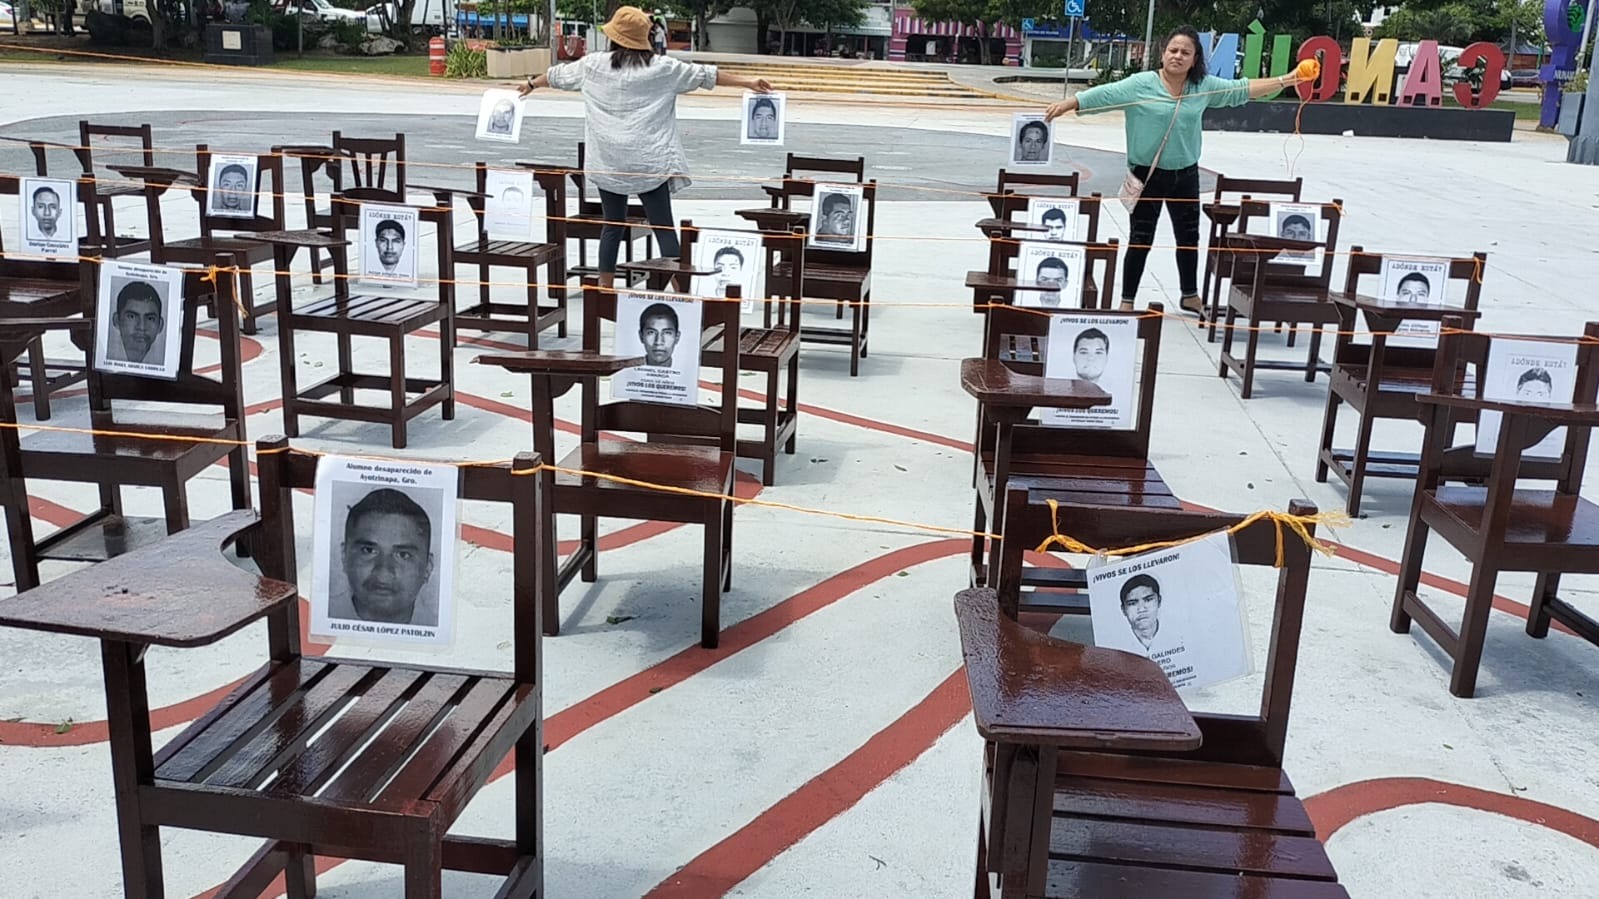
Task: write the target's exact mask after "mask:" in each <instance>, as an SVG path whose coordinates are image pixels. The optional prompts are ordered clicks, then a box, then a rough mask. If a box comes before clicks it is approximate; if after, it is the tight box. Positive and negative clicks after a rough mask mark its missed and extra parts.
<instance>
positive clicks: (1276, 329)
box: [1271, 322, 1299, 347]
mask: <svg viewBox="0 0 1599 899" xmlns="http://www.w3.org/2000/svg"><path fill="white" fill-rule="evenodd" d="M1282 329H1283V323H1282V322H1278V323H1276V324H1275V325H1273V326H1272V329H1271V330H1272V333H1273V334H1279V333H1281V332H1282ZM1298 337H1299V323H1298V322H1290V323H1289V328H1288V343H1287V345H1288V346H1289V347H1292V346H1293V345H1294V341H1295V340H1296V339H1297V338H1298Z"/></svg>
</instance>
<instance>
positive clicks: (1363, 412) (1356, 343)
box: [1316, 246, 1488, 516]
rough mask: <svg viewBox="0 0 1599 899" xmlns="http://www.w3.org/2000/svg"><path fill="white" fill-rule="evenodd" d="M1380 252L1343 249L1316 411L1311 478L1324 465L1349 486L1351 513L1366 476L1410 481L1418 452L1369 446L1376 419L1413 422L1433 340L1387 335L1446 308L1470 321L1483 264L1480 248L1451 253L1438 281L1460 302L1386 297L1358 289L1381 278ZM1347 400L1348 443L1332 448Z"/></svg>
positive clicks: (1427, 382)
mask: <svg viewBox="0 0 1599 899" xmlns="http://www.w3.org/2000/svg"><path fill="white" fill-rule="evenodd" d="M1383 258H1384V257H1383V255H1382V254H1381V253H1367V252H1366V251H1365V250H1364V249H1363V248H1362V247H1359V246H1356V247H1351V248H1350V254H1349V268H1348V275H1347V276H1346V277H1345V279H1344V292H1343V295H1342V296H1337V297H1334V301H1335V303H1336V304H1337V309H1338V314H1339V324H1338V337H1337V339H1336V340H1335V341H1334V342H1333V362H1332V373H1331V375H1330V376H1329V378H1328V385H1327V409H1326V412H1325V413H1324V414H1323V416H1322V425H1321V449H1320V452H1319V453H1318V455H1317V458H1316V480H1317V481H1318V482H1320V483H1326V482H1327V472H1328V471H1329V470H1331V471H1332V472H1333V473H1334V474H1336V475H1338V479H1339V480H1341V481H1343V482H1344V485H1345V486H1346V487H1348V488H1349V504H1348V510H1349V514H1350V515H1352V516H1353V515H1359V514H1360V496H1361V492H1362V491H1363V490H1364V488H1365V481H1366V478H1368V477H1373V478H1400V479H1402V480H1407V481H1412V482H1413V481H1414V480H1415V478H1416V475H1417V473H1418V468H1417V466H1418V464H1419V463H1420V461H1421V456H1420V454H1418V453H1400V452H1384V451H1379V452H1372V449H1371V432H1372V426H1373V425H1374V424H1375V423H1376V422H1377V420H1378V419H1399V420H1403V421H1415V420H1416V413H1417V412H1418V411H1419V410H1418V408H1417V406H1416V396H1417V395H1418V394H1421V393H1425V392H1426V391H1427V390H1428V388H1429V387H1430V386H1431V384H1432V373H1433V365H1434V363H1435V362H1436V361H1437V355H1438V351H1437V349H1436V346H1434V347H1423V346H1392V347H1390V346H1389V345H1388V343H1389V340H1390V336H1391V335H1392V334H1393V332H1395V331H1397V330H1398V329H1399V328H1400V327H1402V326H1403V324H1404V323H1405V322H1427V321H1431V322H1437V321H1440V320H1442V319H1443V317H1444V316H1446V315H1453V316H1455V317H1457V318H1459V319H1460V320H1461V321H1462V322H1464V323H1465V326H1466V327H1467V328H1470V327H1471V326H1472V325H1473V324H1474V323H1475V321H1476V319H1477V316H1478V312H1477V302H1478V299H1479V298H1480V296H1481V293H1482V270H1483V266H1484V265H1486V264H1487V261H1488V254H1487V253H1476V254H1474V255H1472V256H1466V257H1463V258H1456V259H1451V260H1450V261H1449V269H1448V272H1447V273H1446V276H1447V280H1446V283H1445V285H1441V286H1444V287H1447V286H1448V284H1458V285H1460V286H1461V289H1460V290H1458V291H1455V293H1458V294H1460V295H1461V298H1460V300H1459V302H1460V305H1445V301H1446V300H1447V297H1444V296H1440V297H1438V299H1437V302H1436V304H1435V305H1431V306H1425V307H1420V306H1415V305H1411V304H1402V303H1395V302H1385V301H1383V300H1381V299H1378V298H1377V297H1375V296H1372V295H1371V294H1370V293H1366V294H1362V293H1361V292H1360V287H1361V282H1362V281H1370V280H1373V279H1377V278H1380V277H1381V274H1382V269H1383ZM1361 323H1364V324H1365V326H1366V328H1367V329H1369V331H1370V333H1369V334H1367V335H1364V336H1365V337H1366V338H1367V339H1364V340H1359V339H1357V336H1356V332H1357V330H1358V326H1359V325H1360V324H1361ZM1345 404H1347V405H1348V406H1349V407H1350V409H1351V410H1352V411H1353V412H1354V413H1355V416H1356V422H1357V425H1356V429H1355V445H1354V448H1353V449H1335V448H1334V447H1333V434H1334V431H1335V429H1336V427H1337V424H1338V409H1339V407H1340V406H1343V405H1345Z"/></svg>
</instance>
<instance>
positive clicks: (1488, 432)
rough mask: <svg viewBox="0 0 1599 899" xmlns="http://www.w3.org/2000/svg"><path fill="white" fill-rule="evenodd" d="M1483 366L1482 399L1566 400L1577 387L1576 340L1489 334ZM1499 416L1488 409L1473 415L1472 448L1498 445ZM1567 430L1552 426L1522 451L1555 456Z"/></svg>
mask: <svg viewBox="0 0 1599 899" xmlns="http://www.w3.org/2000/svg"><path fill="white" fill-rule="evenodd" d="M1486 369H1487V371H1486V372H1485V373H1484V374H1483V376H1482V379H1483V384H1482V398H1483V399H1485V400H1490V401H1493V402H1502V403H1525V404H1528V405H1541V404H1547V403H1569V402H1571V398H1572V397H1573V396H1575V395H1576V391H1577V345H1576V344H1572V343H1553V342H1550V341H1544V340H1520V339H1516V338H1509V337H1497V338H1494V341H1493V343H1491V344H1489V345H1488V364H1487V366H1486ZM1502 418H1503V416H1501V415H1500V414H1499V413H1498V412H1497V411H1494V410H1492V409H1485V410H1483V411H1482V412H1481V413H1480V414H1479V415H1478V418H1477V440H1476V449H1475V451H1476V453H1477V454H1478V455H1483V456H1491V455H1493V454H1494V451H1495V450H1496V449H1497V448H1498V446H1499V425H1500V422H1501V420H1502ZM1565 446H1566V429H1565V428H1555V429H1554V430H1553V431H1550V432H1549V435H1548V436H1546V437H1544V439H1542V440H1540V441H1538V442H1537V443H1536V444H1534V445H1533V446H1531V447H1528V448H1527V449H1525V450H1523V451H1522V455H1521V457H1522V458H1523V459H1529V460H1540V461H1555V460H1558V459H1559V458H1560V456H1561V454H1562V453H1563V452H1564V451H1565Z"/></svg>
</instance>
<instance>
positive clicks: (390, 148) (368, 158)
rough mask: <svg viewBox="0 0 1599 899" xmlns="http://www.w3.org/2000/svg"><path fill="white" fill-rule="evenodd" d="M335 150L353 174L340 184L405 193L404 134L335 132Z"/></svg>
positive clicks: (347, 187) (341, 180) (346, 188)
mask: <svg viewBox="0 0 1599 899" xmlns="http://www.w3.org/2000/svg"><path fill="white" fill-rule="evenodd" d="M333 152H334V154H335V155H337V156H339V157H342V158H343V160H344V162H346V163H348V165H349V169H348V171H349V173H350V178H349V180H348V181H345V180H343V179H342V178H341V179H340V181H339V182H338V185H339V187H340V188H341V189H343V190H349V189H350V188H375V189H378V190H387V191H392V192H394V193H397V194H400V195H401V196H404V194H405V135H404V134H395V135H394V136H393V137H345V136H344V135H343V133H341V132H338V131H335V132H333Z"/></svg>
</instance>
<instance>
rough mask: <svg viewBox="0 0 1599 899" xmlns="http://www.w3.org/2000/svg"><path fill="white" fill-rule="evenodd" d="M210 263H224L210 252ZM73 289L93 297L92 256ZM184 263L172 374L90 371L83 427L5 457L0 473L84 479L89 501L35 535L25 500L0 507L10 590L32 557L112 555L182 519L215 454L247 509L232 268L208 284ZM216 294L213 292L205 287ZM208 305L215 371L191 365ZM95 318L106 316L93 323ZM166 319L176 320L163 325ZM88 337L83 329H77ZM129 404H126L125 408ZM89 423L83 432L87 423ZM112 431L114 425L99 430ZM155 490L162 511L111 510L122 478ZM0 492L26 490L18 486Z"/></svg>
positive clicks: (31, 578) (226, 261)
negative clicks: (20, 564)
mask: <svg viewBox="0 0 1599 899" xmlns="http://www.w3.org/2000/svg"><path fill="white" fill-rule="evenodd" d="M216 264H217V265H218V266H222V267H226V266H229V265H231V257H226V256H220V257H218V258H217V260H216ZM83 266H84V268H85V272H84V275H83V278H84V292H85V295H86V296H94V295H95V291H96V289H97V285H98V280H99V277H100V266H99V265H98V264H96V263H93V262H84V263H83ZM204 278H205V273H203V272H200V271H197V270H196V271H192V272H189V273H187V274H186V275H185V277H184V281H183V294H184V296H183V302H184V316H183V322H182V325H181V327H182V332H181V335H180V338H179V364H178V377H177V379H176V380H174V381H165V380H159V379H153V378H144V377H138V376H134V375H128V374H122V373H107V372H99V371H90V372H89V376H88V382H89V418H88V421H86V422H83V423H82V424H81V425H80V427H82V428H84V430H62V431H42V432H39V433H35V434H29V435H27V436H26V437H24V438H22V439H21V440H20V442H19V446H18V448H17V458H16V464H15V465H8V466H7V471H6V477H7V479H8V480H10V479H20V478H27V479H33V480H44V481H67V482H71V483H78V484H95V485H97V486H98V487H99V492H100V504H99V507H98V508H97V509H96V510H95V511H93V512H90V513H89V514H87V515H85V516H84V517H83V518H81V519H79V520H78V521H76V522H74V523H73V524H71V525H68V526H67V527H64V528H62V529H60V530H58V531H56V532H55V533H53V534H51V535H50V536H48V537H45V538H43V539H40V540H35V539H34V537H33V533H32V525H31V519H30V518H29V517H28V514H27V507H26V505H23V506H20V507H18V508H17V509H16V510H14V511H12V512H11V515H10V516H8V519H9V520H12V521H14V522H15V524H14V525H13V527H12V530H11V533H10V540H11V554H12V558H13V559H18V558H21V559H22V560H24V567H25V568H26V574H25V575H24V574H22V573H21V571H20V570H19V575H18V581H17V586H18V589H19V590H21V589H26V588H28V587H31V586H34V585H36V584H37V583H38V582H39V581H38V562H39V560H41V559H56V560H66V561H79V562H98V561H103V560H105V559H107V558H110V557H112V556H115V555H119V554H121V553H123V552H126V551H128V550H129V549H131V548H134V547H136V546H138V545H141V544H145V543H148V542H150V540H151V539H153V538H156V537H159V536H160V535H162V534H170V533H174V532H176V531H180V530H183V529H184V528H186V527H188V526H189V504H188V497H187V493H186V489H187V488H186V485H187V484H188V482H189V481H190V480H192V479H193V478H195V477H197V476H198V475H200V474H201V473H202V472H205V471H206V470H208V469H209V468H210V467H211V466H212V465H215V464H216V463H217V462H219V461H222V460H224V459H226V460H227V465H228V481H229V488H230V492H231V494H232V501H233V508H235V509H248V508H250V482H249V467H248V465H249V461H248V458H247V457H246V453H245V449H246V446H245V440H246V435H245V413H244V391H243V388H242V386H241V375H240V355H239V331H238V318H237V314H236V313H235V312H234V308H235V307H234V302H235V298H236V296H237V294H236V292H235V291H236V290H237V287H236V284H235V281H234V279H233V277H232V276H231V275H230V274H229V273H228V272H226V271H222V272H218V273H217V274H216V279H215V281H214V282H210V281H206V280H204ZM212 291H216V292H217V297H216V299H215V300H214V301H213V300H212V298H211V296H210V294H211V292H212ZM206 304H213V305H214V306H215V308H216V311H217V313H218V314H217V328H218V345H219V347H220V351H221V360H220V364H218V365H217V366H216V372H215V374H201V373H199V371H197V370H196V366H195V363H194V352H195V339H196V332H197V331H198V319H199V314H198V313H199V309H200V307H202V306H204V305H206ZM96 324H97V325H98V326H99V327H107V326H108V323H105V322H96ZM172 324H176V323H172ZM78 338H80V339H83V340H84V343H85V345H88V343H89V340H90V339H92V338H90V337H89V336H88V335H87V334H84V333H82V332H79V333H78ZM10 390H11V385H10V384H9V383H6V384H4V385H0V392H3V393H5V394H6V398H5V400H4V405H5V408H6V409H8V410H10V411H9V413H8V414H9V415H10V416H11V417H10V418H8V419H7V420H8V421H11V422H13V423H15V421H16V418H15V408H16V407H15V400H14V398H13V397H12V396H11V395H10ZM132 403H137V404H139V408H137V409H132V410H130V409H128V408H127V407H128V405H129V404H132ZM90 429H92V431H93V432H94V433H90ZM110 432H114V433H110ZM125 486H146V487H157V488H160V490H161V494H162V500H163V503H164V506H165V516H164V519H150V518H136V517H133V516H129V515H125V514H123V511H122V488H123V487H125ZM7 493H8V496H18V495H22V496H25V493H24V492H23V488H22V487H21V485H15V486H13V487H11V488H9V490H8V491H7Z"/></svg>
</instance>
